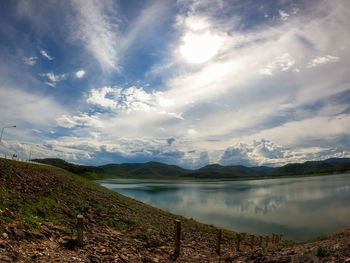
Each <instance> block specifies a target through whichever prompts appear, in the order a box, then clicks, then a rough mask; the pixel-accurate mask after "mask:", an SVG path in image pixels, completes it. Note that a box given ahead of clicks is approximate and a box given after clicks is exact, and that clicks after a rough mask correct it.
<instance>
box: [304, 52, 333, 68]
mask: <svg viewBox="0 0 350 263" xmlns="http://www.w3.org/2000/svg"><path fill="white" fill-rule="evenodd" d="M337 61H339V57H336V56H331V55H327V56H324V57H316V58H314V59H313V60H311V61H310V62H309V63H308V64H307V66H308V67H309V68H313V67H317V66H320V65H324V64H329V63H334V62H337Z"/></svg>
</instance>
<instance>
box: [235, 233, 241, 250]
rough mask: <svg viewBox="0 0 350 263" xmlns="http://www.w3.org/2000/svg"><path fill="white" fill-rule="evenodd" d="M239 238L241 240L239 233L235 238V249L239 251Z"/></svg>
mask: <svg viewBox="0 0 350 263" xmlns="http://www.w3.org/2000/svg"><path fill="white" fill-rule="evenodd" d="M241 240H242V237H241V235H240V234H237V238H236V250H237V251H240V249H239V246H240V244H241Z"/></svg>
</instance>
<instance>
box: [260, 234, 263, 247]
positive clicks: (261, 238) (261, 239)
mask: <svg viewBox="0 0 350 263" xmlns="http://www.w3.org/2000/svg"><path fill="white" fill-rule="evenodd" d="M262 241H263V237H262V236H259V247H262Z"/></svg>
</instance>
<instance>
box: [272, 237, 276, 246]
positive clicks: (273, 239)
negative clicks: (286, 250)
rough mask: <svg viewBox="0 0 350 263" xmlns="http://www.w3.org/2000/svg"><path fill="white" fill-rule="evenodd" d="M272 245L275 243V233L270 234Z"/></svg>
mask: <svg viewBox="0 0 350 263" xmlns="http://www.w3.org/2000/svg"><path fill="white" fill-rule="evenodd" d="M272 245H275V234H272Z"/></svg>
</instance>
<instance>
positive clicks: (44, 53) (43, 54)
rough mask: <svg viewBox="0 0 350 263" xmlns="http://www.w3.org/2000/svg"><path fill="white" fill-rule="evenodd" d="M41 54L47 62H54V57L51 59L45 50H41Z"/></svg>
mask: <svg viewBox="0 0 350 263" xmlns="http://www.w3.org/2000/svg"><path fill="white" fill-rule="evenodd" d="M40 54H41V55H42V56H43V57H45V58H46V59H47V60H50V61H51V60H53V57H51V56H50V55H49V54H47V52H46V51H45V50H44V49H40Z"/></svg>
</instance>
